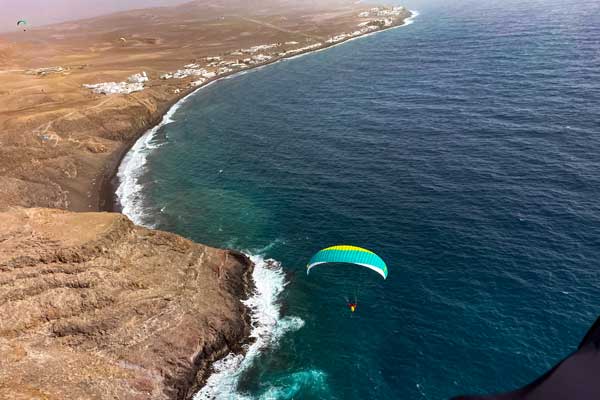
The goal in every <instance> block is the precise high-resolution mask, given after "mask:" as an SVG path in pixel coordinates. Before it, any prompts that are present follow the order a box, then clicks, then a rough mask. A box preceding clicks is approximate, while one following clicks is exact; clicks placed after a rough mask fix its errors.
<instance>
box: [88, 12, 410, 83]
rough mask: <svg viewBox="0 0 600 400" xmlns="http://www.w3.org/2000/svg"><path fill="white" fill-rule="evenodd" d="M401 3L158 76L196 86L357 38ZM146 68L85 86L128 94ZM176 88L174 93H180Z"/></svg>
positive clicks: (393, 20)
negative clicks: (350, 22)
mask: <svg viewBox="0 0 600 400" xmlns="http://www.w3.org/2000/svg"><path fill="white" fill-rule="evenodd" d="M405 12H406V9H405V8H404V7H373V8H371V9H370V10H368V11H364V12H361V13H360V14H358V17H359V18H360V19H361V22H360V23H359V24H358V25H357V27H356V30H354V31H352V32H344V33H340V34H338V35H335V36H332V37H330V38H329V39H327V40H326V41H325V43H322V42H313V40H312V39H306V42H305V43H300V42H297V41H288V42H284V43H271V44H259V45H256V46H252V47H249V48H246V49H238V50H234V51H232V52H229V53H227V54H225V55H223V56H210V57H206V58H205V59H204V60H202V62H198V61H196V62H193V63H190V64H187V65H184V66H183V67H182V69H178V70H177V71H173V72H168V73H164V74H162V75H160V79H161V80H170V79H186V78H190V83H189V85H190V86H191V87H198V86H201V85H203V84H204V83H206V82H207V81H209V80H211V79H215V78H218V77H223V76H226V75H229V74H231V73H234V72H238V71H241V70H244V69H246V68H250V67H254V66H259V65H263V64H267V63H269V62H272V61H274V60H277V59H282V58H286V57H291V56H295V55H299V54H303V53H306V52H309V51H313V50H317V49H319V48H324V47H328V46H331V45H334V44H337V43H341V42H344V41H346V40H349V39H352V38H356V37H359V36H362V35H365V34H368V33H372V32H375V31H378V30H381V29H385V28H389V27H392V26H395V25H397V24H398V23H399V22H402V19H401V18H402V16H404V15H405ZM148 80H149V79H148V76H147V75H146V72H141V73H139V74H134V75H132V76H130V77H129V78H128V79H127V81H124V82H104V83H97V84H85V85H83V86H84V87H85V88H87V89H90V90H92V91H93V92H94V93H98V94H106V95H111V94H129V93H134V92H139V91H142V90H144V87H145V83H146V82H147V81H148ZM179 91H180V90H179V89H176V93H179Z"/></svg>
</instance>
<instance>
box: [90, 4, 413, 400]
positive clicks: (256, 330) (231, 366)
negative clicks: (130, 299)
mask: <svg viewBox="0 0 600 400" xmlns="http://www.w3.org/2000/svg"><path fill="white" fill-rule="evenodd" d="M409 11H410V16H409V17H406V18H405V19H403V20H402V24H397V25H394V26H391V27H388V28H384V29H380V30H377V31H374V32H369V33H365V34H363V35H360V36H356V37H351V38H348V39H345V40H343V41H340V42H338V43H330V44H327V45H324V46H322V47H319V48H317V49H312V50H308V51H305V52H302V53H300V54H295V55H293V56H290V57H280V58H277V59H274V60H271V61H269V62H266V63H263V64H260V65H257V66H254V67H252V68H248V69H244V70H241V71H235V72H231V73H228V74H225V75H224V76H220V77H217V78H214V79H212V80H210V81H208V82H206V83H204V84H202V85H200V86H199V87H195V88H189V89H188V90H187V91H185V92H184V93H182V95H181V97H179V98H178V99H177V100H174V101H172V102H170V103H168V104H167V105H166V106H165V107H163V109H162V112H161V113H160V114H158V116H157V117H156V118H154V119H153V121H154V123H153V124H152V126H150V127H147V128H144V129H142V130H140V132H138V135H136V138H135V139H134V140H131V142H130V143H128V145H127V146H124V147H123V149H122V150H121V151H120V152H119V153H120V154H119V157H118V159H117V161H116V162H115V163H114V164H113V168H112V173H111V174H110V176H109V177H108V179H107V180H106V181H105V182H103V193H102V196H104V198H103V199H101V201H103V202H104V204H105V205H106V206H107V207H106V208H105V209H104V210H103V211H115V212H123V210H124V208H125V207H126V205H125V206H124V205H123V204H122V199H121V198H119V194H118V190H119V188H120V186H121V184H122V180H121V178H120V177H119V174H120V172H121V167H122V166H123V165H124V162H126V161H127V156H128V155H129V154H130V153H131V152H132V150H133V149H134V147H135V146H136V145H137V143H139V142H140V141H142V140H144V138H145V137H146V136H147V135H148V138H146V139H145V140H144V143H143V144H142V146H141V147H140V149H143V148H147V147H145V146H146V144H147V143H148V140H150V139H151V138H152V137H153V136H154V135H155V134H156V133H157V132H158V130H159V129H160V128H161V127H163V126H164V125H167V124H168V123H170V122H173V121H172V120H171V117H172V116H173V115H174V114H175V112H176V111H177V109H178V108H179V106H180V105H182V104H183V103H184V102H185V101H187V99H188V98H189V97H191V96H192V95H194V94H197V93H198V92H199V91H201V90H202V89H204V88H206V87H208V86H210V85H212V84H214V83H217V82H219V81H221V80H224V79H230V78H234V77H236V76H239V75H244V74H246V73H248V72H251V71H255V70H258V69H261V68H263V67H267V66H269V65H272V64H276V63H278V62H283V61H288V60H291V59H295V58H298V57H302V56H305V55H308V54H311V53H316V52H319V51H324V50H327V49H330V48H333V47H336V46H338V45H342V44H345V43H346V42H349V41H352V40H356V39H361V38H364V37H368V36H371V35H375V34H378V33H382V32H384V31H387V30H392V29H396V28H401V27H406V26H408V25H410V24H412V23H413V22H414V19H415V18H416V17H417V16H418V15H419V13H418V12H417V11H413V10H409ZM143 163H145V159H144V160H143ZM142 166H143V164H142ZM137 167H138V168H139V167H140V165H137ZM125 168H126V167H125ZM133 179H135V178H133ZM129 183H130V184H131V182H129ZM126 215H127V217H128V218H130V219H132V220H133V221H134V223H139V222H138V221H135V219H134V216H133V215H128V214H126ZM234 251H235V250H234ZM248 256H249V255H248ZM249 257H252V256H249ZM252 258H254V257H252ZM273 262H274V261H273ZM252 263H253V265H254V268H253V273H252V277H251V281H250V282H248V284H247V285H245V288H244V290H245V291H246V293H245V294H244V297H243V299H245V300H242V303H243V305H244V307H245V308H246V310H247V315H246V318H245V321H246V323H247V325H246V327H245V331H246V335H245V336H246V337H245V339H244V340H243V341H241V342H240V343H237V346H236V348H235V349H229V351H227V349H225V348H223V349H219V350H217V351H216V352H215V353H214V354H211V355H210V356H209V357H208V360H207V361H206V364H205V365H204V366H203V367H201V368H199V369H198V370H197V371H196V377H197V379H196V380H195V382H193V384H191V385H190V386H189V388H187V392H186V397H185V398H186V399H198V400H201V399H210V398H217V397H216V396H218V395H220V394H221V395H222V394H223V393H222V390H223V388H222V387H223V386H225V387H227V388H231V387H234V386H235V383H236V379H237V378H238V377H239V373H240V372H241V371H243V370H245V369H246V368H248V367H249V366H250V365H251V363H252V362H253V359H254V358H255V357H256V355H257V354H259V353H260V348H261V346H262V345H264V344H265V343H275V344H276V343H277V341H278V340H279V338H278V337H276V336H274V333H273V331H274V329H275V327H276V326H277V325H278V324H282V325H284V328H283V329H282V330H281V332H280V334H281V335H283V334H284V333H285V332H288V331H289V330H295V329H299V328H300V327H301V326H302V325H303V324H304V321H302V320H301V319H299V318H297V317H293V316H292V317H285V318H283V319H282V318H281V315H280V314H279V304H278V303H277V302H278V295H279V293H280V292H281V291H283V288H284V287H285V282H284V280H283V278H282V280H281V282H280V283H279V284H278V285H275V287H271V288H269V290H267V291H266V293H265V290H264V288H263V289H262V290H261V288H262V286H264V283H265V282H261V281H260V279H259V278H257V277H256V276H255V274H259V275H260V274H263V275H262V279H263V280H264V279H275V280H277V279H278V277H277V275H278V274H281V273H282V272H281V271H282V270H281V266H279V267H278V268H276V269H272V270H270V269H269V267H267V266H266V264H267V263H266V262H265V260H264V259H261V260H258V259H253V260H252ZM265 273H270V274H271V275H270V277H269V278H266V277H265V275H264V274H265ZM273 274H274V275H273ZM261 296H263V297H264V296H267V297H269V299H270V302H266V303H268V304H270V306H271V307H272V308H273V309H272V310H268V311H267V313H268V312H270V313H275V315H273V314H270V318H269V321H271V322H270V323H264V322H261V315H262V314H264V313H265V311H264V310H260V309H258V308H257V306H256V304H258V303H263V304H264V303H265V302H264V301H263V302H258V301H256V299H257V298H260V297H261ZM248 318H250V320H248ZM288 318H289V319H290V320H286V319H288ZM272 321H275V323H273V322H272Z"/></svg>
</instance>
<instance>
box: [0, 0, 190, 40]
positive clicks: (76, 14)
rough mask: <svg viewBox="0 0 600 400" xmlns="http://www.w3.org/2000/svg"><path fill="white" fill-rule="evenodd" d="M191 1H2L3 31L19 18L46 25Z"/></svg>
mask: <svg viewBox="0 0 600 400" xmlns="http://www.w3.org/2000/svg"><path fill="white" fill-rule="evenodd" d="M187 1H189V0H0V32H1V31H9V30H14V29H16V27H15V25H16V22H17V21H18V20H19V19H25V20H27V22H28V24H29V25H32V26H35V25H38V26H39V25H45V24H49V23H53V22H61V21H66V20H71V19H79V18H85V17H93V16H97V15H102V14H107V13H110V12H114V11H121V10H128V9H132V8H147V7H154V6H162V5H172V4H179V3H185V2H187Z"/></svg>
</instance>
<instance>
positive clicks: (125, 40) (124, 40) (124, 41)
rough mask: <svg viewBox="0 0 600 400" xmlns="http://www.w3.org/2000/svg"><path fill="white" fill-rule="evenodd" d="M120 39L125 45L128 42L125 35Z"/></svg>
mask: <svg viewBox="0 0 600 400" xmlns="http://www.w3.org/2000/svg"><path fill="white" fill-rule="evenodd" d="M119 40H120V41H121V43H122V44H123V46H125V45H126V44H127V39H125V38H124V37H122V38H119Z"/></svg>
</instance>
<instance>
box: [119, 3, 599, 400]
mask: <svg viewBox="0 0 600 400" xmlns="http://www.w3.org/2000/svg"><path fill="white" fill-rule="evenodd" d="M404 4H405V5H406V6H408V7H409V8H410V9H412V10H418V12H419V16H418V17H417V18H416V19H415V20H414V23H413V24H412V25H409V26H406V27H402V28H398V29H394V30H390V31H386V32H382V33H378V34H375V35H372V36H369V37H365V38H361V39H359V40H354V41H352V42H348V43H345V44H343V45H340V46H337V47H335V48H331V49H328V50H326V51H321V52H318V53H313V54H309V55H305V56H302V57H298V58H295V59H293V60H287V61H283V62H279V63H276V64H273V65H270V66H267V67H264V68H261V69H258V70H254V71H251V72H248V73H245V74H241V75H237V76H235V77H232V78H229V79H224V80H221V81H219V82H216V83H214V84H212V85H210V86H207V87H205V88H202V89H201V90H199V91H198V92H196V93H195V94H193V95H191V96H189V97H187V98H186V99H185V100H184V101H182V102H181V103H180V104H178V105H177V107H175V108H174V109H172V110H171V112H170V113H169V115H167V116H166V117H165V120H164V121H163V124H161V125H160V126H159V127H157V128H155V129H153V130H151V131H149V132H148V133H147V134H146V135H145V136H144V137H143V138H142V139H140V141H138V142H137V144H136V145H135V146H134V148H133V149H132V150H131V151H130V152H129V154H128V156H127V157H126V158H125V160H124V162H123V164H122V165H121V168H120V170H119V174H118V176H119V179H120V182H121V186H120V187H119V189H118V191H117V195H118V197H119V200H120V202H121V205H122V207H123V211H124V212H125V213H126V214H127V215H129V216H130V217H131V218H132V219H133V220H134V221H136V222H138V223H141V224H144V225H147V226H152V227H156V228H159V229H164V230H168V231H172V232H176V233H178V234H181V235H183V236H186V237H188V238H191V239H193V240H195V241H198V242H201V243H205V244H208V245H212V246H219V247H230V248H234V249H239V250H242V251H244V252H246V253H248V254H249V255H251V256H252V258H253V260H254V261H255V263H256V265H257V267H256V270H255V272H254V279H255V282H256V286H257V292H256V294H255V295H254V296H252V297H251V298H250V299H249V300H247V305H248V306H249V307H251V308H252V309H253V310H254V317H253V323H254V330H253V335H254V336H255V338H256V341H255V343H254V344H253V345H252V346H250V348H249V349H248V351H247V353H246V356H245V357H244V356H235V355H230V356H228V357H226V359H224V360H222V361H221V362H219V363H217V365H215V373H214V374H213V375H212V376H211V377H210V379H209V381H208V384H207V386H206V387H205V388H204V389H203V390H202V391H201V392H200V393H199V394H198V395H197V396H196V399H197V400H201V399H212V398H216V399H303V400H311V399H340V400H342V399H343V400H354V399H410V400H412V399H446V398H448V397H450V396H453V395H458V394H465V393H488V392H497V391H501V390H508V389H512V388H516V387H517V386H519V385H523V384H525V383H527V382H529V381H531V380H532V379H534V378H535V377H537V376H538V375H540V374H541V373H543V372H544V371H545V370H546V369H547V368H549V367H550V366H552V365H553V364H554V363H555V362H557V361H558V360H560V359H561V358H562V357H564V356H566V355H567V354H568V353H569V352H571V351H573V350H574V349H575V348H576V346H577V345H578V343H579V341H580V340H581V338H582V337H583V335H584V334H585V332H586V330H587V328H588V327H589V326H590V325H591V324H592V322H593V321H594V320H595V318H596V317H597V316H598V314H599V313H600V269H599V266H598V260H599V259H600V203H599V199H600V68H599V66H600V2H598V1H596V0H594V1H584V0H575V1H573V2H565V1H557V0H543V1H542V0H537V1H536V0H529V1H527V0H526V1H516V0H506V1H502V2H500V1H467V0H457V1H426V0H423V1H416V0H414V1H413V0H411V1H408V2H406V3H404ZM335 244H353V245H357V246H362V247H366V248H368V249H371V250H373V251H375V252H376V253H377V254H379V255H380V256H381V257H382V258H383V259H384V260H385V261H386V262H387V265H388V268H389V277H388V279H387V280H385V281H384V280H383V279H381V277H379V276H378V275H377V274H375V273H373V272H372V271H369V270H366V269H361V268H356V267H327V266H322V267H317V268H315V269H314V270H313V271H311V274H310V275H309V276H307V275H306V272H305V265H306V262H307V261H308V259H309V258H310V257H311V256H312V255H313V254H314V253H315V252H316V251H318V250H319V249H321V248H323V247H326V246H330V245H335ZM354 298H356V299H357V301H358V309H357V311H356V313H354V314H351V313H350V312H349V311H348V309H347V307H346V301H347V300H348V299H354Z"/></svg>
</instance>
